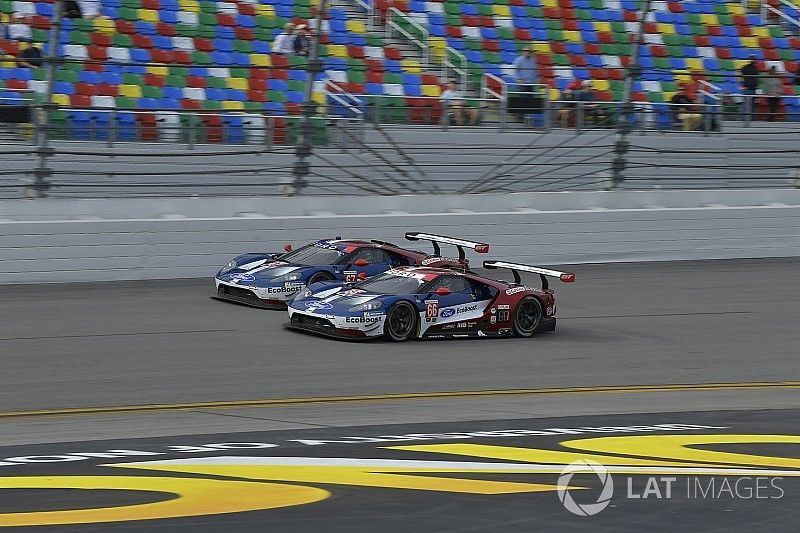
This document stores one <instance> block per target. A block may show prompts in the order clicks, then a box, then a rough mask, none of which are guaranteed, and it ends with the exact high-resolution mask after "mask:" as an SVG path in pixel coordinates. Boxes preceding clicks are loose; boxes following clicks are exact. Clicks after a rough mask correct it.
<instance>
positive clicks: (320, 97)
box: [311, 91, 326, 105]
mask: <svg viewBox="0 0 800 533" xmlns="http://www.w3.org/2000/svg"><path fill="white" fill-rule="evenodd" d="M311 100H313V101H314V102H316V103H317V104H319V105H325V101H326V98H325V93H323V92H321V91H317V92H315V93H313V94H312V95H311Z"/></svg>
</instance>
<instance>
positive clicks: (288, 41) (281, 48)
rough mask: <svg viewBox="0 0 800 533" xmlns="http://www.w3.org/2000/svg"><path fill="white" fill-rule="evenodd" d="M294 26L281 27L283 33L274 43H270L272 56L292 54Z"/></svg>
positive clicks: (289, 24)
mask: <svg viewBox="0 0 800 533" xmlns="http://www.w3.org/2000/svg"><path fill="white" fill-rule="evenodd" d="M293 33H294V24H292V23H291V22H289V23H287V24H286V26H284V27H283V31H282V32H281V33H279V34H278V36H277V37H275V42H273V43H272V53H274V54H287V55H288V54H291V53H292V52H294V35H292V34H293Z"/></svg>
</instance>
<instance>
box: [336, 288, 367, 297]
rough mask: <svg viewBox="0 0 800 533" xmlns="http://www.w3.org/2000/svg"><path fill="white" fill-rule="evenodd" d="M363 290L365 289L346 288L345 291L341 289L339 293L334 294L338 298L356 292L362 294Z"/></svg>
mask: <svg viewBox="0 0 800 533" xmlns="http://www.w3.org/2000/svg"><path fill="white" fill-rule="evenodd" d="M365 292H367V291H365V290H364V289H348V290H346V291H341V292H340V293H339V294H337V295H336V297H337V298H338V297H340V296H355V295H357V294H364V293H365Z"/></svg>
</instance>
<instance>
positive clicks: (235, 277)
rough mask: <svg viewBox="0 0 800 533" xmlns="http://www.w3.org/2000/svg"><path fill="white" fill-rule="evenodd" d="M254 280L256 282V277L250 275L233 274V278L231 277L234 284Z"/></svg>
mask: <svg viewBox="0 0 800 533" xmlns="http://www.w3.org/2000/svg"><path fill="white" fill-rule="evenodd" d="M255 280H256V277H255V276H253V275H252V274H243V273H242V274H234V275H233V276H231V281H232V282H234V283H241V282H243V281H244V282H247V281H255Z"/></svg>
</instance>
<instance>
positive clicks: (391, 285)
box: [357, 272, 426, 294]
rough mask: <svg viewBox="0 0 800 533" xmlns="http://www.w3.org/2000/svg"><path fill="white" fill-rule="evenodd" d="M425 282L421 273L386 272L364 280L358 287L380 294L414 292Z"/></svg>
mask: <svg viewBox="0 0 800 533" xmlns="http://www.w3.org/2000/svg"><path fill="white" fill-rule="evenodd" d="M425 283H426V281H425V280H424V279H423V278H422V276H419V275H411V274H402V275H398V274H395V273H391V272H386V273H383V274H380V275H378V276H375V277H374V278H370V279H368V280H366V281H362V282H361V283H359V284H358V285H357V287H358V288H359V289H364V290H365V291H369V292H374V293H378V294H414V293H415V292H417V289H419V288H420V287H421V286H422V285H424V284H425Z"/></svg>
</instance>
